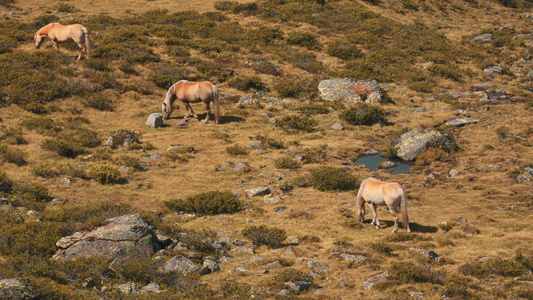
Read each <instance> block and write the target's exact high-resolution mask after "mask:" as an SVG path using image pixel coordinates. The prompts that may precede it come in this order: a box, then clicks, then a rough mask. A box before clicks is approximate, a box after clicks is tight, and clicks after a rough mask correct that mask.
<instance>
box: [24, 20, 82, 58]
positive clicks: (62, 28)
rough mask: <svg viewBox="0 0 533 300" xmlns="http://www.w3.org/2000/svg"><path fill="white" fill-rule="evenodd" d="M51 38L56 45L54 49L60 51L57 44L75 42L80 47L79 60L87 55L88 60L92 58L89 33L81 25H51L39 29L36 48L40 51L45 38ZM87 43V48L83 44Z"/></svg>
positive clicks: (35, 38)
mask: <svg viewBox="0 0 533 300" xmlns="http://www.w3.org/2000/svg"><path fill="white" fill-rule="evenodd" d="M46 37H48V38H50V39H51V40H52V43H54V48H55V49H59V48H58V47H57V44H58V43H60V42H70V41H74V42H76V44H78V46H79V47H80V55H79V56H78V59H77V60H80V58H81V55H82V54H85V57H86V58H89V56H91V44H90V42H89V32H88V31H87V28H85V27H83V26H82V25H80V24H72V25H61V24H59V23H50V24H48V25H46V26H44V27H43V28H41V29H39V30H38V31H37V32H36V33H35V36H34V40H35V48H37V49H39V47H41V43H42V42H43V40H44V38H46ZM84 42H85V46H83V43H84Z"/></svg>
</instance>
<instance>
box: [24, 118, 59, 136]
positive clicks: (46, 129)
mask: <svg viewBox="0 0 533 300" xmlns="http://www.w3.org/2000/svg"><path fill="white" fill-rule="evenodd" d="M21 125H22V126H23V127H25V128H27V129H29V130H36V131H37V132H38V133H40V134H47V135H56V134H57V133H58V132H60V131H61V127H59V126H57V124H56V122H54V120H52V119H51V118H46V117H32V118H29V119H24V120H23V121H22V124H21Z"/></svg>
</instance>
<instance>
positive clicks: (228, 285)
mask: <svg viewBox="0 0 533 300" xmlns="http://www.w3.org/2000/svg"><path fill="white" fill-rule="evenodd" d="M224 2H229V1H224ZM220 291H221V292H222V295H223V297H224V299H251V298H254V297H255V292H253V291H252V287H251V286H250V285H249V284H247V283H239V282H235V281H226V282H224V283H222V286H221V287H220Z"/></svg>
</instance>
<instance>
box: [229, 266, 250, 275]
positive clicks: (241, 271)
mask: <svg viewBox="0 0 533 300" xmlns="http://www.w3.org/2000/svg"><path fill="white" fill-rule="evenodd" d="M244 273H248V269H247V268H245V267H235V269H233V271H232V272H231V274H232V275H238V274H244Z"/></svg>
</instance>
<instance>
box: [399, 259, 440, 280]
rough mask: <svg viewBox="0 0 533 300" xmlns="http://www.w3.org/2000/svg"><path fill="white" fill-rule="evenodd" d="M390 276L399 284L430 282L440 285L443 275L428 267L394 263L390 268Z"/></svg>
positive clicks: (417, 264) (416, 264)
mask: <svg viewBox="0 0 533 300" xmlns="http://www.w3.org/2000/svg"><path fill="white" fill-rule="evenodd" d="M390 273H391V276H392V277H394V278H396V279H397V280H398V281H400V282H401V283H417V282H430V283H435V284H442V277H443V274H441V273H439V272H436V271H434V270H433V269H432V267H431V266H430V265H427V264H421V263H413V262H396V263H393V264H392V266H391V268H390Z"/></svg>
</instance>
